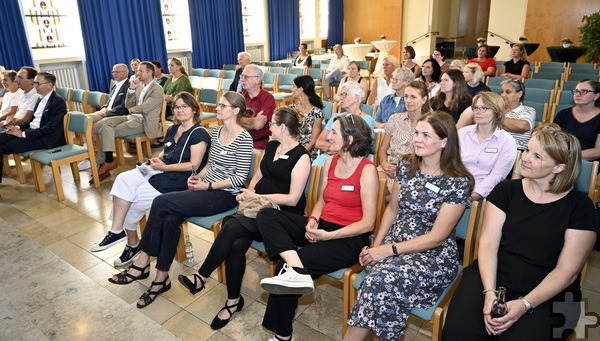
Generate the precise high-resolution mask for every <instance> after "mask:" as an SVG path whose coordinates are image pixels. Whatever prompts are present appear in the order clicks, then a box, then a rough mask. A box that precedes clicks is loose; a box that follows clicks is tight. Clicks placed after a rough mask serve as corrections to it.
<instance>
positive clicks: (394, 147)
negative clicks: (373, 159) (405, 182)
mask: <svg viewBox="0 0 600 341" xmlns="http://www.w3.org/2000/svg"><path fill="white" fill-rule="evenodd" d="M404 98H405V99H406V112H403V113H399V114H396V115H393V116H392V117H391V118H390V120H389V122H388V124H386V125H385V128H384V131H385V135H384V136H383V141H381V146H379V153H378V155H377V158H378V160H379V166H378V167H377V171H378V172H379V178H380V179H381V178H386V179H387V185H388V188H389V189H390V191H391V189H392V185H393V184H394V180H395V178H396V169H397V167H398V161H400V158H401V157H402V155H404V154H410V153H413V152H414V151H415V146H414V143H413V138H414V136H415V127H416V126H417V122H418V121H419V119H420V118H421V116H422V115H423V114H426V113H428V112H430V111H431V106H430V105H429V98H428V97H427V86H426V85H425V83H423V82H421V81H412V82H410V83H409V84H408V86H407V87H406V90H404Z"/></svg>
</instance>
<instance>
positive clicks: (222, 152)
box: [219, 150, 227, 155]
mask: <svg viewBox="0 0 600 341" xmlns="http://www.w3.org/2000/svg"><path fill="white" fill-rule="evenodd" d="M219 155H227V151H226V150H222V151H221V152H219Z"/></svg>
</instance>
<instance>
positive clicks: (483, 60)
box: [467, 44, 496, 77]
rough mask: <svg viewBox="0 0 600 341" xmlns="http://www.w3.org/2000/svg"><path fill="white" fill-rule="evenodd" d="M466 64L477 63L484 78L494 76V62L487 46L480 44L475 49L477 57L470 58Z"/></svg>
mask: <svg viewBox="0 0 600 341" xmlns="http://www.w3.org/2000/svg"><path fill="white" fill-rule="evenodd" d="M467 63H469V64H470V63H477V64H479V66H480V67H481V71H483V75H484V76H486V77H495V76H496V60H495V59H494V58H493V57H492V51H491V50H490V47H489V46H488V45H487V44H482V45H480V46H479V47H478V48H477V57H476V58H471V59H469V61H468V62H467Z"/></svg>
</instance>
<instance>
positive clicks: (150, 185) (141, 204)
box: [92, 92, 210, 266]
mask: <svg viewBox="0 0 600 341" xmlns="http://www.w3.org/2000/svg"><path fill="white" fill-rule="evenodd" d="M174 103H175V105H174V106H173V108H174V113H175V122H176V123H175V124H174V125H172V126H171V127H169V129H168V130H167V133H166V134H165V149H164V150H163V151H162V152H161V153H160V154H158V156H157V157H153V158H151V159H150V160H148V163H147V164H146V165H144V167H145V168H139V167H138V168H139V169H138V168H134V169H132V170H129V171H127V172H123V173H121V174H119V175H118V176H117V178H116V179H115V183H114V184H113V187H112V189H111V191H110V195H111V196H112V201H113V211H112V225H111V229H110V231H108V234H107V235H106V237H104V239H103V240H102V241H101V242H100V243H98V244H96V245H94V246H92V252H97V251H102V250H105V249H108V248H109V247H111V246H113V245H115V244H117V243H119V242H121V241H122V240H124V239H127V244H126V245H125V249H124V250H123V253H122V254H121V256H120V257H119V258H118V259H116V260H115V261H114V265H115V266H124V265H128V264H129V263H131V262H132V261H133V258H135V256H137V254H138V253H139V252H140V249H139V245H138V243H139V241H140V240H139V238H138V234H137V226H138V223H139V221H140V219H142V217H143V216H144V214H146V211H148V209H149V208H150V206H151V205H152V200H154V198H156V197H157V196H159V195H161V194H162V193H170V192H176V191H183V190H186V189H187V179H188V177H189V176H190V170H191V169H202V168H204V166H205V165H206V160H207V158H208V148H209V146H210V136H209V135H208V132H207V131H206V129H204V128H202V127H201V126H200V125H199V124H198V122H199V121H200V105H199V104H198V102H196V99H194V96H192V95H191V94H189V93H187V92H182V93H180V94H179V95H177V96H175V101H174ZM143 172H145V173H143Z"/></svg>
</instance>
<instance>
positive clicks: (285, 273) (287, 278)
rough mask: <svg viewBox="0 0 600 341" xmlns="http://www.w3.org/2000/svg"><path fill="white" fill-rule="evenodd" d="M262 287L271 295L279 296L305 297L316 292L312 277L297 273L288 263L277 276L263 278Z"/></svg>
mask: <svg viewBox="0 0 600 341" xmlns="http://www.w3.org/2000/svg"><path fill="white" fill-rule="evenodd" d="M260 286H261V287H262V288H263V289H265V290H266V291H268V292H270V293H271V294H277V295H305V294H310V293H311V292H313V290H315V285H314V283H313V280H312V278H311V277H310V275H302V274H299V273H297V272H296V270H294V268H292V267H291V266H289V265H288V264H287V263H285V264H283V268H282V269H281V271H279V274H278V275H277V276H274V277H267V278H263V279H262V280H261V281H260Z"/></svg>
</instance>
